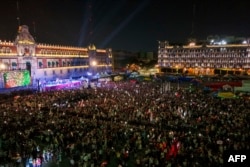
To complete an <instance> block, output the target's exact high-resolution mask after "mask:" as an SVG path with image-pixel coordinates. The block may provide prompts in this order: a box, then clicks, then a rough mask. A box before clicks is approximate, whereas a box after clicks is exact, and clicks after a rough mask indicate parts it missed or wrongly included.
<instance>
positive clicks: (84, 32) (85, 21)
mask: <svg viewBox="0 0 250 167" xmlns="http://www.w3.org/2000/svg"><path fill="white" fill-rule="evenodd" d="M86 4H87V5H86V8H85V13H84V17H83V23H82V26H81V29H80V35H79V36H80V37H79V40H78V46H82V45H83V41H84V39H86V38H87V28H88V23H89V17H90V15H91V11H90V9H89V5H92V4H91V3H90V0H88V1H87V3H86Z"/></svg>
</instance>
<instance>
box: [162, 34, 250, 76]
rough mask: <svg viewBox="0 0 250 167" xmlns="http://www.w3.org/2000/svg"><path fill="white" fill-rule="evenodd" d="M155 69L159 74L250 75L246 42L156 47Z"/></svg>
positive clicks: (191, 43)
mask: <svg viewBox="0 0 250 167" xmlns="http://www.w3.org/2000/svg"><path fill="white" fill-rule="evenodd" d="M158 66H159V68H160V71H161V72H164V73H172V74H173V73H174V74H186V75H216V74H217V75H247V74H250V46H249V40H242V41H237V43H235V42H231V43H227V42H226V41H224V40H221V41H219V40H217V41H215V40H213V39H211V40H210V41H207V42H205V43H204V42H203V43H200V44H196V42H195V41H191V42H190V43H189V44H188V45H170V44H169V42H168V41H159V43H158Z"/></svg>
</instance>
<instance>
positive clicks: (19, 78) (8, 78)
mask: <svg viewBox="0 0 250 167" xmlns="http://www.w3.org/2000/svg"><path fill="white" fill-rule="evenodd" d="M3 79H4V87H5V88H13V87H19V86H27V85H29V84H30V73H29V71H28V70H22V71H8V72H5V73H4V74H3Z"/></svg>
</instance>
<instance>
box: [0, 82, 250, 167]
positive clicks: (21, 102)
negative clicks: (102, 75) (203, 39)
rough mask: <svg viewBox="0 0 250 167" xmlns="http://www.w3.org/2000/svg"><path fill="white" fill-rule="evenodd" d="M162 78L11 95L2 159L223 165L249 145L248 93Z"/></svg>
mask: <svg viewBox="0 0 250 167" xmlns="http://www.w3.org/2000/svg"><path fill="white" fill-rule="evenodd" d="M162 84H164V83H162V82H151V81H148V82H137V83H134V82H129V81H119V82H107V83H102V84H101V86H99V87H95V88H83V87H82V88H79V89H73V90H56V91H49V92H40V93H23V94H20V93H18V94H15V95H13V94H12V95H5V96H4V98H2V99H1V103H0V117H1V119H0V132H1V133H0V166H1V165H2V166H5V165H7V164H14V165H16V166H25V167H26V166H27V165H29V166H32V167H40V166H41V165H42V164H43V163H45V162H46V161H50V160H51V161H55V162H58V163H60V162H61V161H63V159H64V158H67V159H69V160H70V163H71V165H72V166H77V167H100V166H115V167H117V166H120V167H121V166H122V167H125V166H129V167H133V166H135V167H140V166H142V167H147V166H148V167H165V166H166V167H172V166H181V167H185V166H187V167H189V166H194V167H195V166H197V167H198V166H203V167H205V166H208V167H210V166H222V165H223V153H224V151H225V150H229V149H233V150H241V149H248V150H249V145H250V143H249V141H250V139H249V135H250V134H249V120H250V119H249V114H250V101H249V100H247V99H241V98H237V99H235V98H232V99H221V98H215V97H213V96H211V95H209V94H207V93H203V91H202V90H201V89H195V90H191V89H188V87H182V86H180V85H178V87H177V86H173V85H171V86H170V85H168V86H166V85H165V86H164V89H163V85H162Z"/></svg>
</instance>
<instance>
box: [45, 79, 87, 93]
mask: <svg viewBox="0 0 250 167" xmlns="http://www.w3.org/2000/svg"><path fill="white" fill-rule="evenodd" d="M81 85H82V84H81V81H68V82H64V83H48V84H46V85H45V86H44V88H43V90H44V91H55V90H62V89H72V88H79V87H80V86H81Z"/></svg>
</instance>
